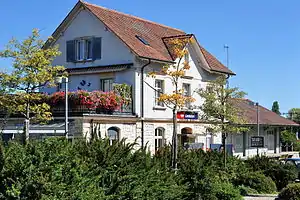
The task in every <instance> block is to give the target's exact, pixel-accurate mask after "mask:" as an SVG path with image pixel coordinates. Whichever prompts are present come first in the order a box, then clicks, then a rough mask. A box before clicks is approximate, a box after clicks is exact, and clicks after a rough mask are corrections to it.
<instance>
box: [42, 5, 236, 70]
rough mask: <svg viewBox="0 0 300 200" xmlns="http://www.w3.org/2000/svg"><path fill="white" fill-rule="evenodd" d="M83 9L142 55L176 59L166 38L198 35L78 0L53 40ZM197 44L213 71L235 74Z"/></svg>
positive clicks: (138, 54)
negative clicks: (145, 42)
mask: <svg viewBox="0 0 300 200" xmlns="http://www.w3.org/2000/svg"><path fill="white" fill-rule="evenodd" d="M81 8H84V9H87V10H88V11H90V12H91V13H92V14H93V15H95V16H96V17H97V18H98V19H99V20H100V21H101V22H102V23H103V24H104V25H105V26H106V27H107V28H108V29H109V30H110V31H111V32H113V33H114V34H115V35H116V36H117V37H118V38H119V39H120V40H121V41H123V42H124V44H126V45H127V47H128V48H129V49H130V50H131V51H132V52H133V53H135V54H136V55H137V56H139V57H141V58H150V59H154V60H159V61H165V62H174V60H175V58H172V55H171V52H170V51H169V47H168V46H167V45H166V43H165V40H166V38H172V37H190V36H193V37H195V36H194V35H192V34H186V33H185V32H184V31H182V30H179V29H175V28H171V27H168V26H165V25H162V24H158V23H155V22H151V21H148V20H145V19H142V18H139V17H135V16H132V15H128V14H124V13H121V12H118V11H115V10H110V9H107V8H104V7H101V6H98V5H94V4H90V3H87V2H82V1H78V2H77V4H76V5H75V6H74V8H73V9H72V10H71V12H70V13H69V14H68V15H67V17H66V18H65V19H64V20H63V22H62V23H61V24H60V25H59V27H58V28H57V29H56V30H55V32H54V33H53V34H52V36H53V37H54V39H57V38H58V37H59V33H60V32H61V31H63V30H64V28H65V27H66V26H67V25H68V23H69V22H70V21H71V19H72V18H73V17H74V16H76V13H78V11H79V10H80V9H81ZM139 37H141V38H142V39H143V40H145V41H147V43H149V45H145V44H144V43H143V42H142V41H141V40H140V39H139ZM196 41H197V40H196ZM197 44H198V45H199V48H200V52H201V53H202V54H203V57H204V59H205V62H206V63H207V64H208V67H209V68H210V69H209V70H210V72H220V73H226V74H230V75H234V73H233V72H232V71H231V70H229V69H228V68H227V67H226V66H224V65H223V64H222V63H221V62H219V61H218V60H217V59H216V58H215V57H214V56H212V55H211V54H210V53H209V52H208V51H206V50H205V49H204V48H203V47H202V46H200V44H199V43H198V42H197ZM46 45H49V44H46Z"/></svg>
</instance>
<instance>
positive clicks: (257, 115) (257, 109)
mask: <svg viewBox="0 0 300 200" xmlns="http://www.w3.org/2000/svg"><path fill="white" fill-rule="evenodd" d="M255 105H256V120H257V121H256V123H257V136H259V104H258V102H257V103H256V104H255ZM257 155H259V149H258V147H257Z"/></svg>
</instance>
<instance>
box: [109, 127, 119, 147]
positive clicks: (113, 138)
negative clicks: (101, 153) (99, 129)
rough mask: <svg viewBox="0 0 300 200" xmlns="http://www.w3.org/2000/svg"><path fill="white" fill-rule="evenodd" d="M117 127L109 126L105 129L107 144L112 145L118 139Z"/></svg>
mask: <svg viewBox="0 0 300 200" xmlns="http://www.w3.org/2000/svg"><path fill="white" fill-rule="evenodd" d="M119 130H120V129H119V128H117V127H111V128H109V129H108V130H107V137H108V138H109V144H110V145H112V144H114V143H116V142H117V141H119Z"/></svg>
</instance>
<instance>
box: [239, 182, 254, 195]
mask: <svg viewBox="0 0 300 200" xmlns="http://www.w3.org/2000/svg"><path fill="white" fill-rule="evenodd" d="M238 189H239V191H240V194H241V195H242V196H247V195H249V194H257V193H258V192H257V191H256V190H255V189H252V188H250V187H246V186H244V185H240V186H238Z"/></svg>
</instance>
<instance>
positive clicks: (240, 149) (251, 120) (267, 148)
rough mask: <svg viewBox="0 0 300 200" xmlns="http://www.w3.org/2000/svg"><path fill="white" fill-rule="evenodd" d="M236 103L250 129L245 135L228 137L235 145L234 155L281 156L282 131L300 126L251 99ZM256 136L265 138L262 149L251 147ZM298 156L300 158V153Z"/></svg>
mask: <svg viewBox="0 0 300 200" xmlns="http://www.w3.org/2000/svg"><path fill="white" fill-rule="evenodd" d="M234 102H235V103H234V105H235V106H236V108H237V109H238V110H239V112H240V113H241V114H242V115H243V116H244V120H245V124H244V125H246V126H248V127H249V128H250V129H249V131H248V132H245V133H240V134H229V135H228V137H227V143H229V144H233V147H234V149H233V154H234V155H236V156H239V157H251V156H253V155H257V153H258V154H259V155H266V156H274V155H278V154H280V153H281V144H280V131H281V130H282V128H284V127H297V126H299V124H297V123H295V122H293V121H292V120H289V119H286V118H284V117H281V116H280V115H278V114H276V113H274V112H272V111H271V110H269V109H267V108H264V107H263V106H260V105H256V104H255V103H254V102H252V101H251V100H249V99H235V101H234ZM258 129H259V131H258ZM256 136H260V137H262V138H263V140H264V143H263V145H262V147H259V148H256V147H251V138H252V137H256ZM288 153H291V152H288ZM296 154H297V156H299V153H298V152H297V153H296Z"/></svg>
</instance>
